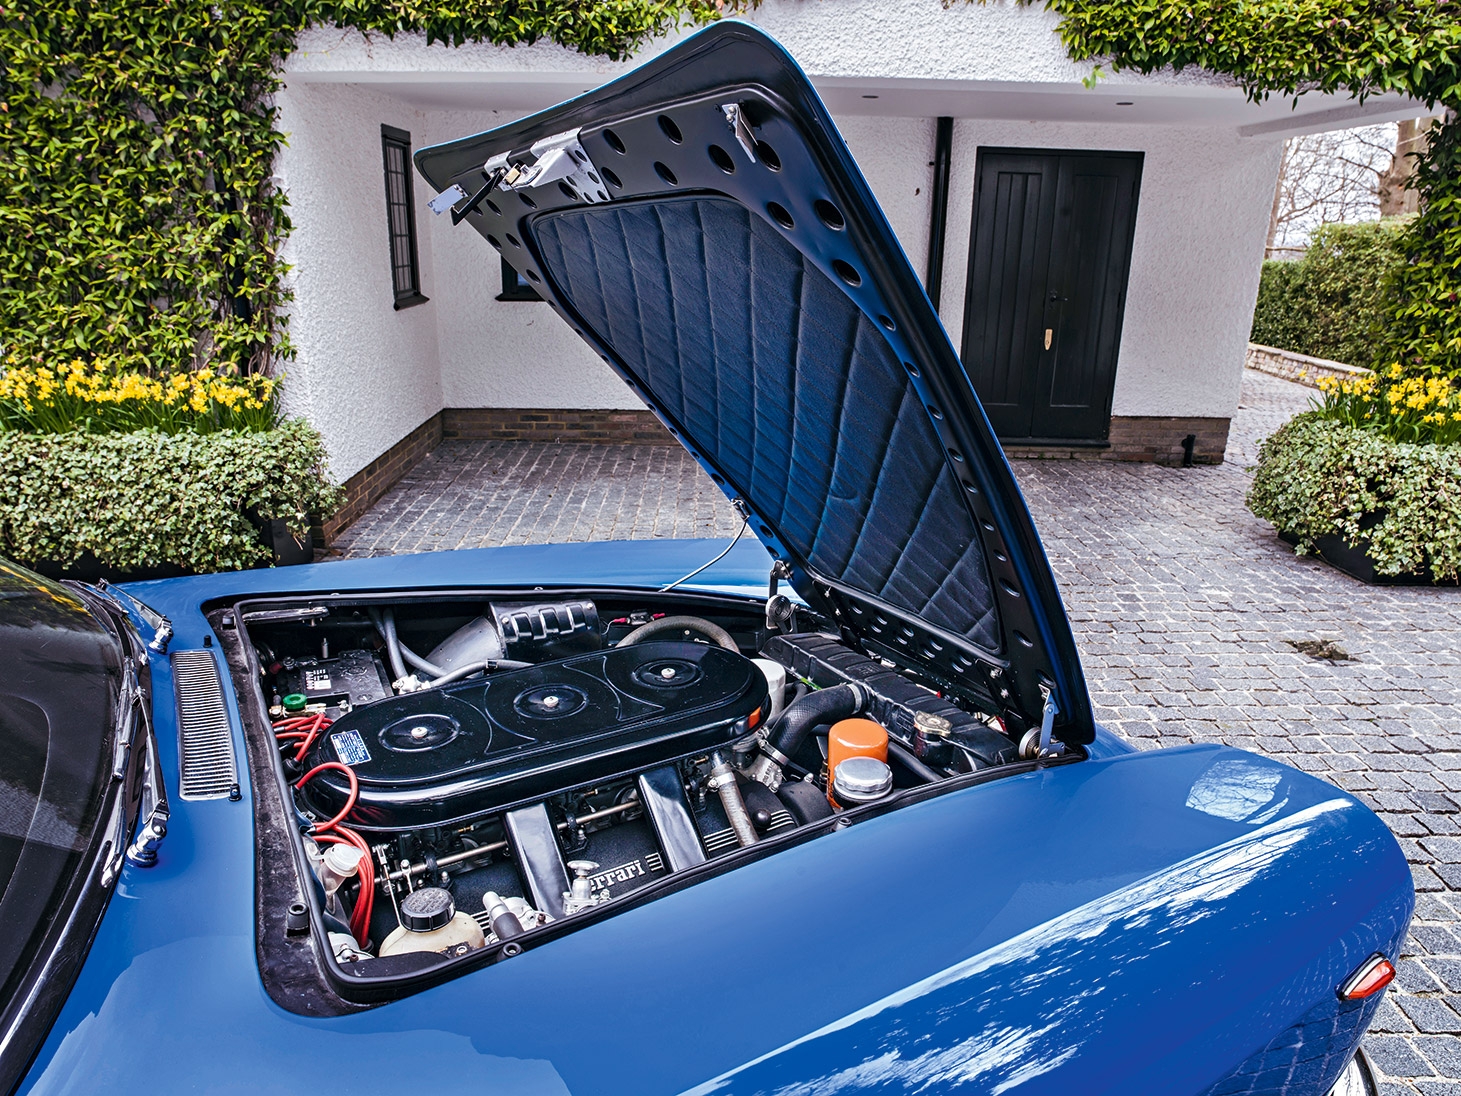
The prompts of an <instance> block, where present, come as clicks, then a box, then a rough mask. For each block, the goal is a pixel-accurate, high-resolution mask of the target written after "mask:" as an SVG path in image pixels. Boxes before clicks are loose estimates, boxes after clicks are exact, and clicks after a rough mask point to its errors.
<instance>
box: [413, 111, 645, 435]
mask: <svg viewBox="0 0 1461 1096" xmlns="http://www.w3.org/2000/svg"><path fill="white" fill-rule="evenodd" d="M518 113H520V112H509V111H503V112H487V113H478V114H472V113H466V112H455V111H448V112H437V113H433V115H432V117H431V118H430V119H429V120H428V121H427V123H426V125H425V127H424V128H423V129H422V130H421V131H420V136H419V137H418V135H417V133H416V132H414V131H413V133H412V137H413V138H416V142H415V147H417V148H421V147H423V146H425V145H426V144H428V143H435V142H438V141H446V140H451V139H453V138H456V137H461V136H464V135H466V134H468V133H476V132H479V131H481V130H484V129H488V128H490V127H492V126H495V125H501V124H503V123H504V122H507V121H510V120H512V119H513V118H514V117H517V116H518ZM418 184H419V185H420V187H421V188H423V189H424V190H429V188H427V187H426V186H425V183H423V182H421V181H420V180H419V178H418ZM426 197H429V194H426V195H423V196H422V197H421V200H420V201H419V202H418V204H419V205H421V207H422V213H421V215H420V216H419V217H418V218H417V222H416V226H417V232H418V234H419V235H420V236H421V237H423V238H428V237H429V238H430V240H431V252H432V275H433V278H434V280H435V282H436V284H437V285H438V286H440V287H441V291H440V292H439V293H438V294H437V296H436V297H434V298H433V299H432V301H431V303H430V304H428V305H425V306H423V307H424V308H429V309H432V310H433V312H434V315H435V319H436V325H437V352H438V355H439V361H440V363H441V392H442V401H443V403H442V406H444V407H564V408H586V407H595V408H636V407H643V406H644V405H643V404H642V403H640V402H639V400H638V399H637V398H636V397H635V396H634V394H633V393H632V392H630V391H629V390H628V389H627V388H626V387H625V386H624V382H623V381H621V380H620V379H619V378H618V377H617V376H615V375H614V373H613V371H612V370H610V369H609V367H608V366H607V365H605V364H604V363H603V362H602V361H601V360H600V359H599V357H598V355H597V354H595V353H594V352H593V351H592V350H590V349H589V348H588V347H587V346H586V345H585V344H584V342H583V340H582V339H580V338H579V337H578V336H577V335H575V334H574V333H573V332H572V331H571V330H570V329H569V327H568V325H567V324H565V323H564V322H563V321H562V320H560V319H558V317H557V316H555V315H554V314H553V313H552V311H551V310H549V308H548V307H547V306H546V305H544V304H542V303H541V302H525V301H499V300H496V299H495V298H496V297H497V294H499V293H500V292H501V291H502V274H501V263H500V260H499V258H498V255H497V252H495V251H493V250H492V248H491V247H489V246H488V245H487V243H486V241H485V240H483V239H482V237H481V236H480V235H478V234H477V233H476V232H475V231H474V230H472V229H471V228H468V227H467V226H466V225H458V226H456V227H453V226H452V223H451V218H450V217H447V216H445V215H443V216H440V217H437V216H433V215H432V214H431V212H430V211H428V210H426V209H425V198H426Z"/></svg>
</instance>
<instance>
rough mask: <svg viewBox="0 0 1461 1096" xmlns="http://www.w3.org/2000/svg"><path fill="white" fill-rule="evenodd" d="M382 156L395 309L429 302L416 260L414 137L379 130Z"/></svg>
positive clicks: (391, 129)
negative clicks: (412, 151) (412, 150)
mask: <svg viewBox="0 0 1461 1096" xmlns="http://www.w3.org/2000/svg"><path fill="white" fill-rule="evenodd" d="M380 148H381V156H382V158H383V160H384V162H385V173H386V226H387V228H388V229H389V231H390V239H391V290H392V292H393V293H394V295H395V308H396V309H397V310H399V309H402V308H410V307H411V306H412V305H413V304H424V303H426V299H427V298H426V297H425V296H424V295H423V294H422V292H421V267H420V265H419V264H418V263H417V261H416V208H415V201H414V200H413V198H412V191H411V135H410V134H409V133H407V132H406V131H405V130H404V129H396V128H395V127H394V126H386V125H383V126H381V127H380Z"/></svg>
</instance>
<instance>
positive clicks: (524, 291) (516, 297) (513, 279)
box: [497, 259, 543, 301]
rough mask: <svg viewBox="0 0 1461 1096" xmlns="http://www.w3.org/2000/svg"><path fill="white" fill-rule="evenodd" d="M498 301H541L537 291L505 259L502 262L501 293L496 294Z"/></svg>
mask: <svg viewBox="0 0 1461 1096" xmlns="http://www.w3.org/2000/svg"><path fill="white" fill-rule="evenodd" d="M497 299H498V300H499V301H541V300H542V299H543V298H542V297H540V296H538V291H537V290H536V289H534V288H533V287H532V284H531V283H530V282H529V281H528V280H527V279H526V278H524V277H523V276H522V275H521V274H519V273H518V272H517V269H516V268H515V267H514V266H513V265H512V264H511V263H510V262H508V261H507V260H506V259H503V260H502V292H501V293H499V294H497Z"/></svg>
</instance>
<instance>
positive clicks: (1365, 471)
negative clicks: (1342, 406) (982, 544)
mask: <svg viewBox="0 0 1461 1096" xmlns="http://www.w3.org/2000/svg"><path fill="white" fill-rule="evenodd" d="M1248 508H1249V509H1250V510H1252V511H1253V513H1255V514H1257V515H1258V516H1259V517H1260V518H1263V519H1264V520H1266V521H1270V522H1272V523H1273V524H1274V525H1275V526H1277V527H1278V528H1279V529H1280V530H1282V531H1283V532H1287V533H1293V534H1295V535H1296V536H1298V538H1299V551H1300V552H1301V553H1302V552H1307V551H1310V550H1312V549H1313V546H1314V540H1315V538H1316V537H1321V536H1324V535H1326V534H1330V533H1333V534H1337V535H1339V536H1341V537H1343V538H1344V539H1345V540H1346V541H1348V542H1349V543H1351V544H1355V545H1364V546H1365V547H1366V549H1367V551H1368V553H1369V555H1370V558H1371V559H1372V560H1373V561H1374V564H1375V570H1376V571H1377V572H1378V573H1380V574H1382V575H1400V574H1406V573H1410V572H1423V571H1425V570H1426V569H1427V568H1429V569H1430V571H1431V573H1432V574H1433V575H1434V576H1435V577H1436V578H1440V579H1452V578H1456V577H1458V576H1461V446H1458V445H1414V444H1409V443H1405V442H1396V441H1391V440H1390V439H1389V438H1386V437H1384V436H1382V435H1380V434H1378V433H1376V432H1375V431H1373V430H1361V429H1356V428H1354V427H1351V426H1346V425H1344V424H1342V423H1338V422H1333V421H1329V420H1326V419H1325V418H1323V417H1322V416H1321V415H1320V414H1319V413H1317V412H1310V413H1307V414H1303V415H1298V416H1296V417H1295V418H1293V419H1291V420H1290V421H1289V422H1288V423H1287V424H1285V425H1284V426H1283V427H1282V428H1281V429H1279V430H1278V431H1277V432H1276V433H1275V434H1274V435H1273V436H1272V437H1270V438H1269V439H1268V440H1267V441H1265V442H1264V443H1263V447H1262V448H1261V449H1260V450H1259V454H1258V469H1257V474H1256V475H1255V476H1254V478H1253V486H1252V487H1251V488H1250V489H1249V492H1248Z"/></svg>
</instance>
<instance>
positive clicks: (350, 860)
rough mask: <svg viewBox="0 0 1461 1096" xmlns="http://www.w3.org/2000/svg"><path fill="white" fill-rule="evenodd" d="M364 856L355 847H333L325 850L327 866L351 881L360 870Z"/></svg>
mask: <svg viewBox="0 0 1461 1096" xmlns="http://www.w3.org/2000/svg"><path fill="white" fill-rule="evenodd" d="M364 855H365V854H364V853H363V852H361V851H360V850H359V849H357V848H356V847H355V846H354V845H331V846H330V847H329V848H327V849H326V850H325V858H324V859H325V866H326V867H328V868H329V869H330V870H331V871H332V872H334V873H335V874H336V875H339V876H343V877H344V878H346V879H349V878H350V877H351V876H352V875H354V874H355V873H356V872H357V871H359V870H360V858H361V857H362V856H364Z"/></svg>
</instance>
